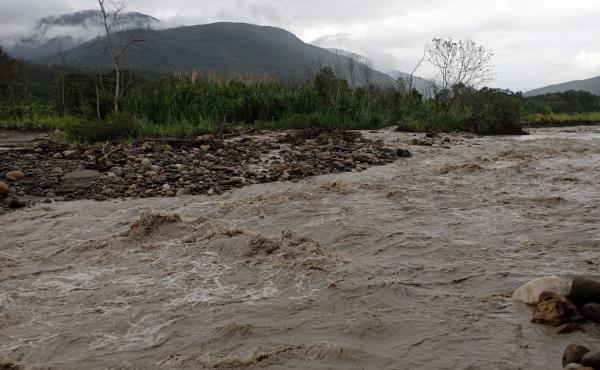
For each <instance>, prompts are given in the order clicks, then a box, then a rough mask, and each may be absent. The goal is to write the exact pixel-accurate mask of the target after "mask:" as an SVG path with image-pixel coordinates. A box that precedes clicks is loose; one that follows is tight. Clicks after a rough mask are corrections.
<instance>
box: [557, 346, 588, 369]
mask: <svg viewBox="0 0 600 370" xmlns="http://www.w3.org/2000/svg"><path fill="white" fill-rule="evenodd" d="M588 352H590V350H589V348H587V347H584V346H581V345H578V344H570V345H569V346H567V348H566V349H565V352H564V354H563V358H562V364H563V366H567V365H568V364H578V363H580V362H581V359H582V358H583V355H585V354H586V353H588Z"/></svg>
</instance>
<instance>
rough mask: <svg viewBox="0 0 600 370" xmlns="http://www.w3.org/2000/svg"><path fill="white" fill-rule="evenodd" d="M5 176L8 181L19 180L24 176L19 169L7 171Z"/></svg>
mask: <svg viewBox="0 0 600 370" xmlns="http://www.w3.org/2000/svg"><path fill="white" fill-rule="evenodd" d="M5 176H6V179H7V180H9V181H19V180H21V179H22V178H24V177H25V174H24V173H23V172H21V171H9V172H7V173H6V175H5Z"/></svg>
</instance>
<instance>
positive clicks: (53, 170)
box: [52, 167, 63, 176]
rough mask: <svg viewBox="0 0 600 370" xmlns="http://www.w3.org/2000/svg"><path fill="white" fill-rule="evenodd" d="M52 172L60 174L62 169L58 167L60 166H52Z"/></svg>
mask: <svg viewBox="0 0 600 370" xmlns="http://www.w3.org/2000/svg"><path fill="white" fill-rule="evenodd" d="M52 173H53V174H55V175H59V176H60V175H62V173H63V170H62V168H60V167H54V168H53V169H52Z"/></svg>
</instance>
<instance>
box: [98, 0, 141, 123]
mask: <svg viewBox="0 0 600 370" xmlns="http://www.w3.org/2000/svg"><path fill="white" fill-rule="evenodd" d="M98 5H99V6H100V12H101V13H102V20H101V23H102V26H104V30H105V32H106V39H107V43H108V51H109V54H110V57H111V60H112V64H113V68H114V69H115V93H114V99H113V106H114V107H113V109H114V111H115V112H117V113H118V112H119V103H120V101H121V99H122V98H123V92H124V83H123V79H122V74H121V58H122V57H123V55H124V54H125V52H126V51H127V49H129V48H130V47H131V46H132V45H134V44H136V43H139V42H143V41H144V40H141V39H136V38H133V37H132V38H130V39H129V41H128V42H126V43H124V44H122V45H121V46H118V45H117V43H118V41H117V40H115V39H113V37H112V36H113V35H114V32H116V31H119V30H120V28H121V23H122V22H121V16H122V13H123V11H124V10H125V8H126V7H127V4H126V3H125V2H124V1H110V2H108V3H107V2H106V0H98ZM107 5H108V6H109V7H110V9H107Z"/></svg>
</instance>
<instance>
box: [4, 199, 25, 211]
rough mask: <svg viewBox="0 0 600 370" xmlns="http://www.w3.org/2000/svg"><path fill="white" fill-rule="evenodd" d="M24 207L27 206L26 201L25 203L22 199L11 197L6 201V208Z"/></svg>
mask: <svg viewBox="0 0 600 370" xmlns="http://www.w3.org/2000/svg"><path fill="white" fill-rule="evenodd" d="M24 207H27V203H25V202H24V201H22V200H20V199H17V198H13V199H11V200H9V201H8V208H10V209H18V208H24Z"/></svg>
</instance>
